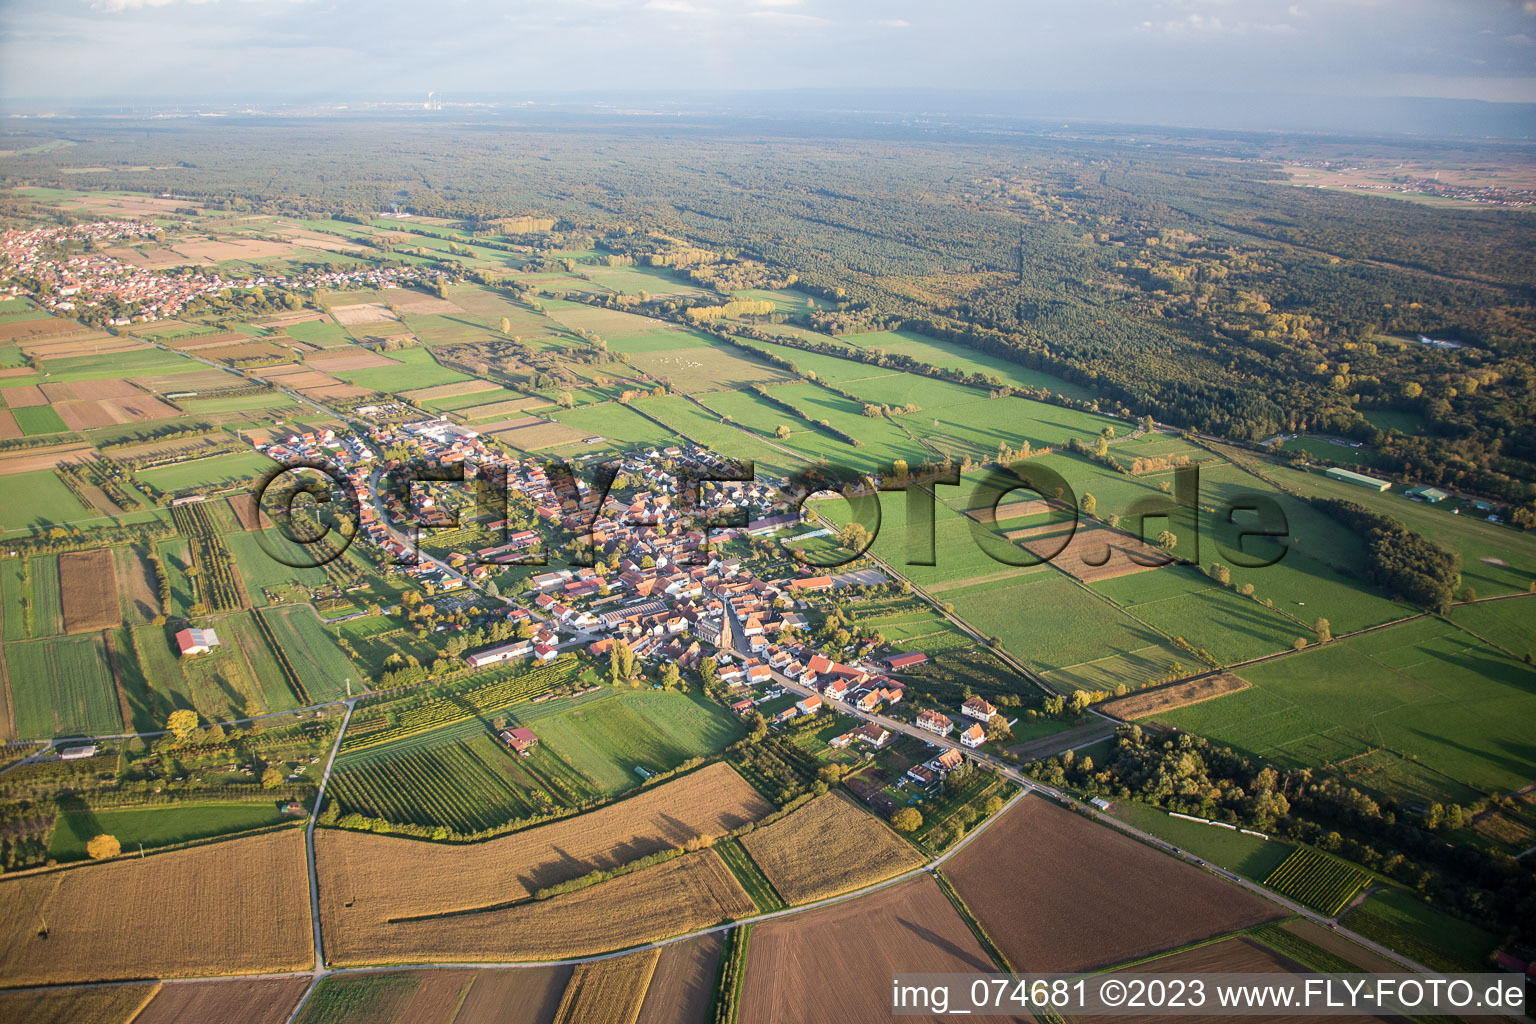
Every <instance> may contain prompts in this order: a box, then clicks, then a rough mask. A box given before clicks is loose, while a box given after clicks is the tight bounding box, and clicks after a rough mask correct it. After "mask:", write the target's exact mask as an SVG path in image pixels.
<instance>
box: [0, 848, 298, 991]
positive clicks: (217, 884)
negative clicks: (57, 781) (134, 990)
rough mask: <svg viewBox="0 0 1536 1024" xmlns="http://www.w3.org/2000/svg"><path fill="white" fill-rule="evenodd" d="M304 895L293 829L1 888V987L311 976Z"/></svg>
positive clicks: (33, 877)
mask: <svg viewBox="0 0 1536 1024" xmlns="http://www.w3.org/2000/svg"><path fill="white" fill-rule="evenodd" d="M308 888H309V881H308V878H307V875H306V871H305V866H304V834H303V831H302V830H301V829H298V828H291V829H285V830H282V831H278V832H272V833H267V834H265V835H259V836H251V837H249V838H245V839H232V840H229V841H228V842H222V843H212V844H209V845H206V846H195V847H192V848H190V849H186V850H174V851H171V852H168V853H161V854H156V855H155V856H153V857H147V858H144V859H142V860H141V859H140V858H138V857H123V858H121V859H119V860H116V861H112V862H109V863H104V864H92V865H89V866H83V867H76V868H66V869H62V870H59V871H50V872H43V873H41V874H33V875H25V876H21V877H17V878H8V879H5V880H4V881H0V960H3V961H4V963H5V964H6V983H7V984H9V985H15V986H21V985H48V984H67V983H70V982H78V981H98V980H110V979H116V978H124V979H130V978H142V977H145V976H149V977H174V976H178V975H183V976H197V975H203V974H254V973H260V972H267V971H273V972H275V971H296V970H300V969H308V968H309V967H310V966H311V965H312V964H313V963H314V948H313V942H312V939H311V929H310V922H309V901H308V897H307V892H308ZM167 894H174V896H170V897H168V896H167ZM44 920H46V922H47V936H46V938H45V937H44V936H42V935H40V934H39V927H40V924H39V923H40V922H42V921H44ZM255 922H260V927H256V926H255Z"/></svg>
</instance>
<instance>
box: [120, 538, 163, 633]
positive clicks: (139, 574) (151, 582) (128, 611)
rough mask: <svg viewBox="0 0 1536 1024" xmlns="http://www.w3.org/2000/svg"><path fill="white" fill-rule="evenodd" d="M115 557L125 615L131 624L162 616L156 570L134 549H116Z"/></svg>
mask: <svg viewBox="0 0 1536 1024" xmlns="http://www.w3.org/2000/svg"><path fill="white" fill-rule="evenodd" d="M113 556H114V557H115V558H116V559H117V581H118V585H119V586H120V587H121V588H122V595H123V611H124V614H125V615H126V617H127V619H128V621H129V622H134V623H145V622H149V621H150V620H152V619H153V618H154V617H155V616H156V615H159V614H160V591H159V588H158V587H157V586H156V584H155V573H154V570H153V569H151V568H150V567H149V563H148V562H146V561H145V560H144V559H143V558H142V557H141V556H140V555H139V554H138V552H137V551H136V550H135V549H133V548H126V547H124V548H115V549H114V550H113Z"/></svg>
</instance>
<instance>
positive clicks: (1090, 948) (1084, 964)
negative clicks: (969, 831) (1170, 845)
mask: <svg viewBox="0 0 1536 1024" xmlns="http://www.w3.org/2000/svg"><path fill="white" fill-rule="evenodd" d="M944 874H945V876H946V877H948V878H949V879H950V881H951V882H952V883H953V884H954V887H955V889H956V891H957V892H959V894H960V896H961V897H962V898H963V899H964V900H965V902H966V903H967V904H968V905H969V906H970V908H971V910H972V912H974V913H975V915H976V917H977V918H978V919H979V920H980V921H981V924H982V927H983V928H985V929H986V930H987V932H988V933H989V934H990V935H991V936H992V939H993V940H994V941H995V942H996V943H997V944H998V946H999V947H1000V948H1001V949H1002V951H1003V954H1004V955H1005V956H1007V957H1008V959H1009V961H1010V962H1011V963H1012V964H1013V967H1014V969H1015V970H1019V971H1040V972H1053V971H1086V970H1093V969H1095V968H1098V967H1108V966H1110V965H1111V964H1117V963H1124V962H1126V961H1127V960H1132V959H1135V958H1136V957H1141V956H1148V955H1150V954H1152V953H1156V952H1158V951H1159V950H1164V949H1170V948H1172V947H1174V946H1182V945H1186V944H1188V943H1190V942H1194V941H1197V940H1199V939H1203V938H1208V937H1209V936H1212V935H1219V934H1222V933H1224V932H1230V931H1236V930H1237V929H1239V928H1247V927H1249V926H1251V925H1255V924H1258V923H1260V922H1262V921H1268V920H1271V919H1273V918H1276V917H1280V916H1283V914H1282V912H1281V910H1280V909H1279V908H1278V907H1276V906H1274V905H1273V904H1271V903H1269V902H1267V901H1265V900H1263V899H1260V898H1259V897H1257V896H1252V895H1250V894H1248V893H1246V892H1244V891H1243V890H1241V889H1239V888H1237V887H1236V886H1233V885H1228V884H1227V883H1225V882H1222V881H1221V880H1219V879H1217V878H1216V877H1215V876H1213V875H1209V874H1207V873H1206V872H1204V871H1201V870H1200V869H1199V868H1197V867H1195V866H1193V865H1191V864H1185V863H1183V862H1181V861H1178V860H1175V859H1173V858H1172V857H1169V856H1167V855H1165V854H1162V853H1159V852H1158V851H1156V850H1154V849H1152V848H1151V847H1149V846H1143V845H1142V844H1141V843H1138V842H1137V841H1136V840H1134V839H1131V838H1130V837H1129V836H1126V835H1123V834H1121V833H1119V832H1117V831H1115V830H1114V829H1112V828H1109V827H1107V826H1103V825H1096V824H1094V823H1093V822H1091V821H1089V820H1087V819H1086V818H1083V817H1082V816H1080V815H1078V814H1075V813H1074V812H1072V811H1069V810H1067V809H1066V808H1064V807H1060V806H1058V805H1056V804H1054V803H1051V802H1049V801H1047V800H1046V799H1044V798H1043V797H1035V796H1030V797H1025V798H1024V799H1022V800H1019V801H1018V802H1016V803H1015V804H1014V805H1013V806H1012V807H1011V808H1009V809H1008V810H1006V811H1004V812H1003V816H1002V817H1001V818H1000V819H999V820H998V821H996V822H995V823H994V824H993V825H992V826H991V827H989V828H988V829H987V830H986V831H985V832H983V833H982V834H981V835H980V836H977V837H976V839H975V841H974V842H972V843H971V844H970V845H968V846H966V847H965V848H964V849H963V850H961V851H960V852H959V853H958V854H956V855H955V856H954V857H953V858H951V859H950V861H949V863H948V864H947V865H946V866H945V867H944ZM1090 909H1091V912H1089V911H1090Z"/></svg>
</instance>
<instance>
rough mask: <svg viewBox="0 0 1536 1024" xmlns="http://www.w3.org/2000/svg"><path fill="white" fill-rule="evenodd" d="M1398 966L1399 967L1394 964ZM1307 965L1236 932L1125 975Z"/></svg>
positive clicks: (1080, 1023)
mask: <svg viewBox="0 0 1536 1024" xmlns="http://www.w3.org/2000/svg"><path fill="white" fill-rule="evenodd" d="M1393 969H1394V970H1397V969H1398V968H1393ZM1311 973H1313V972H1312V971H1309V970H1308V969H1307V968H1306V967H1305V966H1304V965H1302V964H1299V963H1297V962H1296V961H1295V960H1292V959H1291V958H1290V957H1287V956H1282V955H1280V954H1279V953H1277V952H1275V951H1274V950H1272V949H1270V948H1268V947H1267V946H1263V945H1260V944H1259V943H1258V942H1256V941H1254V940H1253V939H1250V938H1248V937H1247V936H1246V935H1239V936H1234V937H1232V938H1230V939H1223V940H1222V941H1220V942H1212V943H1210V944H1208V945H1204V946H1198V947H1196V948H1195V949H1186V950H1184V951H1183V952H1179V953H1173V954H1171V955H1169V956H1165V957H1161V958H1159V959H1157V960H1152V961H1150V962H1148V963H1144V964H1137V965H1136V966H1135V967H1128V968H1126V970H1125V972H1124V973H1123V974H1121V977H1125V976H1127V975H1133V974H1311ZM1156 1019H1157V1020H1158V1021H1159V1022H1176V1024H1207V1022H1209V1021H1210V1020H1211V1018H1210V1017H1208V1016H1196V1015H1186V1014H1168V1015H1160V1016H1158V1017H1157V1018H1156ZM1318 1019H1319V1018H1318V1017H1316V1016H1306V1015H1300V1014H1265V1016H1264V1020H1266V1021H1279V1022H1281V1024H1305V1022H1307V1021H1316V1020H1318ZM1327 1019H1328V1020H1329V1021H1335V1020H1337V1021H1345V1022H1349V1024H1361V1022H1365V1021H1378V1020H1401V1018H1397V1017H1379V1016H1370V1015H1353V1014H1352V1015H1349V1016H1339V1017H1329V1018H1327ZM1071 1020H1072V1024H1090V1022H1091V1024H1114V1022H1117V1021H1118V1022H1123V1021H1124V1020H1126V1018H1125V1017H1113V1016H1106V1017H1095V1016H1092V1015H1088V1014H1079V1015H1074V1016H1073V1017H1072V1018H1071Z"/></svg>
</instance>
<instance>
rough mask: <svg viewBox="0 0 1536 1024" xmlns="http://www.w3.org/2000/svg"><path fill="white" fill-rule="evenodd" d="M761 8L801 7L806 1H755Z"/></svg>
mask: <svg viewBox="0 0 1536 1024" xmlns="http://www.w3.org/2000/svg"><path fill="white" fill-rule="evenodd" d="M754 2H755V3H756V4H757V6H759V7H799V6H800V4H801V3H803V2H804V0H754Z"/></svg>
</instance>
